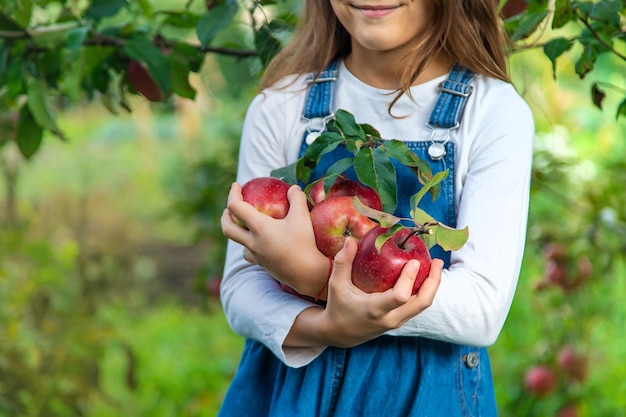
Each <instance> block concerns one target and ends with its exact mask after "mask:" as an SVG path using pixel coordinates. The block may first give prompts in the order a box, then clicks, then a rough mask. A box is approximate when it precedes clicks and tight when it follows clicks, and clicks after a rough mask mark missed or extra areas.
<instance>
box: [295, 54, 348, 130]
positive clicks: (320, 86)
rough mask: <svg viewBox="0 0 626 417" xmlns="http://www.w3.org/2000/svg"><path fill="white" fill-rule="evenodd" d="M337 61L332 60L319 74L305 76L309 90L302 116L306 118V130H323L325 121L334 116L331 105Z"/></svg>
mask: <svg viewBox="0 0 626 417" xmlns="http://www.w3.org/2000/svg"><path fill="white" fill-rule="evenodd" d="M338 67H339V61H333V62H331V63H330V65H328V66H327V67H326V69H325V70H324V71H322V72H321V73H319V74H311V75H309V77H308V78H307V82H308V83H309V91H308V93H307V96H306V101H305V104H304V109H303V111H302V118H303V119H305V120H307V122H308V123H307V131H308V132H309V133H310V132H323V131H324V130H325V129H326V122H327V121H328V120H330V119H331V118H332V117H334V113H333V111H332V106H333V102H334V97H335V88H334V84H335V80H336V79H337V75H338V73H339V71H338V70H337V68H338Z"/></svg>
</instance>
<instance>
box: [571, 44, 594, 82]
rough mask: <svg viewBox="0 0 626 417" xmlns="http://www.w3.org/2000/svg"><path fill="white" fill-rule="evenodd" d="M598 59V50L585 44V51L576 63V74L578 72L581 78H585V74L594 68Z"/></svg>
mask: <svg viewBox="0 0 626 417" xmlns="http://www.w3.org/2000/svg"><path fill="white" fill-rule="evenodd" d="M597 59H598V54H597V53H596V50H595V49H594V48H593V47H592V46H590V45H585V47H584V49H583V52H582V53H581V54H580V57H579V58H578V60H577V61H576V63H575V64H574V69H575V70H576V74H578V76H579V77H580V78H581V79H583V78H585V76H586V75H587V74H588V73H589V72H590V71H591V70H593V67H594V66H595V63H596V60H597Z"/></svg>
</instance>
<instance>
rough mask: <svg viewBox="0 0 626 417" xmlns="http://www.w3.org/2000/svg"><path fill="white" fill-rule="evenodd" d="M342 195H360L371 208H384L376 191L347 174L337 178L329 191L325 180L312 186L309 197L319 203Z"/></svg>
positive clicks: (362, 201)
mask: <svg viewBox="0 0 626 417" xmlns="http://www.w3.org/2000/svg"><path fill="white" fill-rule="evenodd" d="M341 196H350V197H358V198H359V200H361V203H363V204H365V205H366V206H368V207H370V208H373V209H376V210H382V209H383V205H382V202H381V201H380V197H379V196H378V193H377V192H376V191H374V190H373V189H372V188H370V187H368V186H366V185H363V184H361V183H359V182H356V181H352V180H351V179H350V178H348V177H346V176H345V175H340V176H338V177H337V178H336V179H335V182H334V183H333V185H331V186H330V188H329V189H328V193H325V192H324V181H323V180H321V181H319V182H317V183H316V184H315V185H314V186H313V187H311V191H310V192H309V197H310V198H311V200H312V201H313V204H317V203H319V202H320V201H322V200H324V199H326V198H330V197H341Z"/></svg>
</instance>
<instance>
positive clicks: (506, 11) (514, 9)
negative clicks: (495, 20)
mask: <svg viewBox="0 0 626 417" xmlns="http://www.w3.org/2000/svg"><path fill="white" fill-rule="evenodd" d="M497 3H499V1H497V2H496V4H497ZM527 8H528V1H527V0H507V2H506V3H505V4H504V6H503V7H502V10H501V11H500V15H501V16H502V17H503V18H504V19H508V18H509V17H513V16H517V15H518V14H520V13H522V12H524V11H525V10H526V9H527Z"/></svg>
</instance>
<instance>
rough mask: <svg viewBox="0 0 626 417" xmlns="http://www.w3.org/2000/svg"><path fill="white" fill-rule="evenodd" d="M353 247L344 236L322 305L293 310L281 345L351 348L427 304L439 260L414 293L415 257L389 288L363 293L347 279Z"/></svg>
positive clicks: (435, 282)
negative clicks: (293, 314)
mask: <svg viewBox="0 0 626 417" xmlns="http://www.w3.org/2000/svg"><path fill="white" fill-rule="evenodd" d="M356 250H357V243H356V241H355V240H354V239H353V238H347V239H346V241H345V244H344V247H343V248H342V250H341V251H339V253H337V256H335V260H334V267H333V272H332V275H331V277H330V280H329V283H328V287H329V288H328V300H327V304H326V307H325V308H321V307H312V308H309V309H306V310H304V311H303V312H302V313H301V314H300V315H298V317H297V318H296V321H295V322H294V325H293V327H292V328H291V331H290V332H289V334H288V335H287V338H286V339H285V343H284V347H285V348H286V349H289V348H298V347H311V346H320V347H323V346H339V347H353V346H356V345H359V344H361V343H364V342H366V341H368V340H371V339H374V338H376V337H378V336H380V335H382V334H384V333H385V332H387V331H388V330H389V329H395V328H398V327H400V326H402V325H403V324H404V323H405V322H406V321H407V320H409V319H410V318H412V317H414V316H416V315H418V314H420V313H421V312H423V311H424V310H425V309H427V308H428V307H429V306H430V305H431V304H432V302H433V299H434V297H435V293H436V292H437V288H438V287H439V282H440V280H441V270H442V267H443V262H441V261H440V260H438V259H436V260H434V261H433V263H432V265H431V272H430V276H429V277H428V278H427V279H426V280H425V281H424V283H423V284H422V286H421V287H420V289H419V291H418V293H417V294H415V295H411V292H412V290H413V283H414V281H415V277H416V275H417V270H418V269H419V262H418V261H416V260H412V261H409V262H408V263H407V264H406V265H405V267H404V269H403V270H402V273H401V274H400V277H399V279H398V281H397V282H396V285H395V286H394V287H393V288H390V289H389V290H387V291H385V292H381V293H372V294H368V293H365V292H363V291H361V290H360V289H359V288H357V287H355V286H354V285H353V284H352V278H351V275H352V274H351V271H352V262H353V260H354V256H355V254H356Z"/></svg>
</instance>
